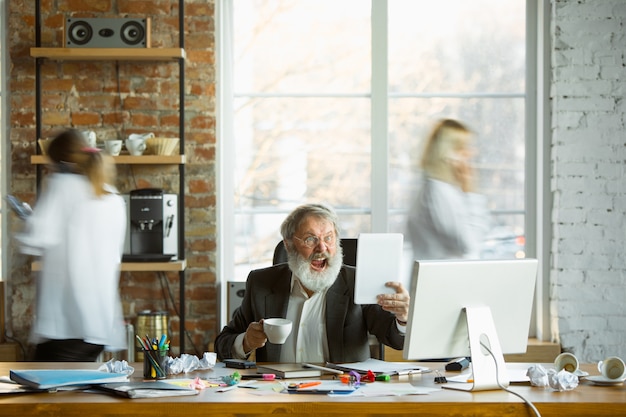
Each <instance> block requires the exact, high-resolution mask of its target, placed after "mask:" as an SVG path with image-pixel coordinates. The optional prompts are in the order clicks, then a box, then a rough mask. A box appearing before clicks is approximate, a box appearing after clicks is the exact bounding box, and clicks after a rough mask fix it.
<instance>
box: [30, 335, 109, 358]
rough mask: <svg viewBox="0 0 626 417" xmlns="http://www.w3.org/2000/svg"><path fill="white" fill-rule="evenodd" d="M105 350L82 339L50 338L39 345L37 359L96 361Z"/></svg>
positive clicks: (36, 352) (36, 351)
mask: <svg viewBox="0 0 626 417" xmlns="http://www.w3.org/2000/svg"><path fill="white" fill-rule="evenodd" d="M103 350H104V346H102V345H94V344H91V343H87V342H85V341H83V340H80V339H65V340H48V341H46V342H43V343H40V344H38V345H37V349H36V350H35V361H38V362H95V361H96V359H98V355H99V354H100V353H101V352H102V351H103Z"/></svg>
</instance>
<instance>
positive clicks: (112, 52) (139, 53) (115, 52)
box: [30, 48, 185, 61]
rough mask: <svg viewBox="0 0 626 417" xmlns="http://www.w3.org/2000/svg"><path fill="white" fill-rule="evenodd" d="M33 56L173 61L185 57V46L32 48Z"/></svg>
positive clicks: (87, 59)
mask: <svg viewBox="0 0 626 417" xmlns="http://www.w3.org/2000/svg"><path fill="white" fill-rule="evenodd" d="M30 56H32V57H33V58H48V59H54V60H63V61H67V60H74V61H103V60H123V61H173V60H177V59H180V58H185V50H184V49H183V48H30Z"/></svg>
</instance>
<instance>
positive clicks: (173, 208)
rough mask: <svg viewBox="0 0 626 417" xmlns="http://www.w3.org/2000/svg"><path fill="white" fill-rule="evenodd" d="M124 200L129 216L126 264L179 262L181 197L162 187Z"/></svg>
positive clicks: (132, 194)
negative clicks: (176, 260)
mask: <svg viewBox="0 0 626 417" xmlns="http://www.w3.org/2000/svg"><path fill="white" fill-rule="evenodd" d="M124 198H125V200H126V209H127V217H128V227H127V228H126V241H125V243H124V261H126V262H133V261H135V262H141V261H147V262H150V261H154V262H159V261H169V260H173V259H177V258H178V196H177V195H176V194H164V193H163V190H161V189H158V188H142V189H138V190H132V191H131V192H130V194H127V195H125V196H124Z"/></svg>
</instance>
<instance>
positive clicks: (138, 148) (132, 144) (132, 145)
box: [126, 138, 146, 156]
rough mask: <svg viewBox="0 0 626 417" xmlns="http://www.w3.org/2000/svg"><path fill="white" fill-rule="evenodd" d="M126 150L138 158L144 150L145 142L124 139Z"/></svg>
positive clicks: (142, 140)
mask: <svg viewBox="0 0 626 417" xmlns="http://www.w3.org/2000/svg"><path fill="white" fill-rule="evenodd" d="M126 149H128V153H129V154H131V155H133V156H139V155H141V154H143V151H145V150H146V140H145V139H142V138H134V139H130V138H129V139H126Z"/></svg>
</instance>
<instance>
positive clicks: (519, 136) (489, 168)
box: [389, 0, 526, 257]
mask: <svg viewBox="0 0 626 417" xmlns="http://www.w3.org/2000/svg"><path fill="white" fill-rule="evenodd" d="M486 11H488V12H486ZM494 16H498V18H497V19H494V18H493V17H494ZM407 40H411V41H410V42H407ZM525 58H526V51H525V1H523V0H511V1H506V2H503V1H500V0H477V1H471V2H468V1H466V0H442V1H438V2H416V1H412V0H389V91H390V101H389V150H390V151H389V152H390V159H389V172H390V178H389V206H390V211H391V212H390V216H389V229H390V230H391V231H400V232H401V231H404V223H405V217H406V210H407V208H408V207H409V206H410V203H411V200H412V198H413V197H414V195H415V193H416V191H417V189H416V188H417V186H418V184H419V181H418V178H419V174H420V172H419V166H418V162H419V159H420V156H421V153H422V149H423V142H424V140H425V139H426V136H427V135H428V134H429V132H430V129H431V128H432V126H433V124H434V123H435V121H436V120H437V119H440V118H446V117H451V118H456V119H459V120H460V121H462V122H464V123H466V124H467V125H468V126H469V127H470V128H472V129H473V130H474V131H475V132H476V143H475V145H476V149H477V158H476V168H477V174H478V179H479V182H478V190H479V192H481V193H483V194H485V195H486V196H487V197H488V199H489V203H490V209H491V210H492V217H493V222H494V227H493V231H492V236H491V238H495V237H497V239H499V240H498V242H501V241H502V238H503V237H505V240H511V241H514V243H515V244H514V245H510V247H507V245H506V244H500V243H496V244H493V243H494V240H493V239H490V242H489V243H490V244H493V246H495V247H496V249H494V250H491V249H490V250H489V251H486V252H485V256H489V257H512V256H519V255H520V252H521V253H523V246H524V239H523V234H524V232H523V230H524V216H525V212H524V209H525V187H524V176H525V175H524V170H525V132H524V127H525V115H524V110H525V101H524V100H525V94H524V92H525ZM518 237H519V238H518ZM498 251H499V252H498ZM487 252H489V253H487Z"/></svg>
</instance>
